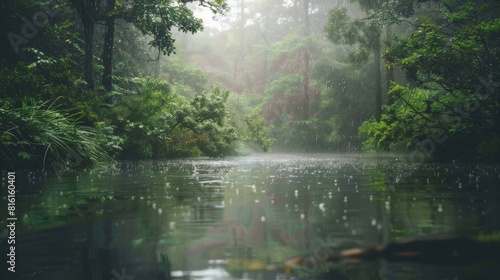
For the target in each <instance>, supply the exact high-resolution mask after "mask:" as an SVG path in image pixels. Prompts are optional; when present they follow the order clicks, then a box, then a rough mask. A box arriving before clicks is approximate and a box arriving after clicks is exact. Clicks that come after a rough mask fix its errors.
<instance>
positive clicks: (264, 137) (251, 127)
mask: <svg viewBox="0 0 500 280" xmlns="http://www.w3.org/2000/svg"><path fill="white" fill-rule="evenodd" d="M245 123H246V125H247V128H248V133H247V134H246V136H245V140H246V141H248V142H253V143H256V144H257V145H259V147H260V148H261V149H262V150H263V151H264V152H268V151H269V150H270V149H271V146H272V145H273V143H274V141H275V139H273V138H271V137H269V134H270V132H271V129H272V127H269V126H266V123H265V120H264V118H263V117H262V115H261V112H260V110H254V111H253V112H252V113H251V114H250V115H248V116H246V117H245Z"/></svg>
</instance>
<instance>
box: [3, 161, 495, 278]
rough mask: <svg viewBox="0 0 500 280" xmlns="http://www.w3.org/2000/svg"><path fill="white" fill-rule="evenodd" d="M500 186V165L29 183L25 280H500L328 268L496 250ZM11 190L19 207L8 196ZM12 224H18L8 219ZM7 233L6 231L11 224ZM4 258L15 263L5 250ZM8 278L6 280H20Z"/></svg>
mask: <svg viewBox="0 0 500 280" xmlns="http://www.w3.org/2000/svg"><path fill="white" fill-rule="evenodd" d="M5 174H6V173H5V172H4V173H2V184H3V182H6V180H7V179H6V175H5ZM499 174H500V167H499V166H498V165H473V164H465V163H463V164H409V163H401V161H400V160H398V159H396V158H361V157H348V156H333V155H260V156H253V157H242V158H229V159H225V160H209V159H190V160H168V161H127V162H121V163H119V164H118V165H117V166H116V167H114V168H109V169H108V170H98V171H93V172H85V173H83V174H79V175H67V176H64V177H62V178H57V177H55V176H50V175H49V176H47V177H46V176H45V174H42V173H40V172H30V171H23V170H16V176H17V177H18V186H17V189H18V194H17V202H16V207H17V209H16V212H17V213H16V214H17V216H18V217H19V220H18V223H17V227H16V233H17V235H16V252H17V254H16V261H17V263H16V268H17V271H16V274H15V276H17V277H19V278H22V279H51V280H55V279H106V280H108V279H117V280H120V279H130V280H131V279H132V278H134V277H135V278H134V279H136V280H141V279H286V277H288V278H290V279H492V278H495V275H500V274H498V273H499V272H500V271H499V269H498V267H499V266H498V262H495V261H491V262H480V263H477V264H473V265H467V266H438V265H432V264H431V265H429V264H415V263H389V262H367V263H356V264H345V263H327V264H319V263H318V260H319V259H321V258H322V257H323V256H325V254H328V253H336V252H339V251H340V250H341V249H344V248H352V247H368V246H373V245H375V244H380V243H383V244H386V243H388V242H391V241H394V240H401V239H404V238H409V237H429V236H452V235H460V236H469V237H472V238H474V239H492V238H493V239H494V238H495V237H498V236H499V232H500V207H499V205H500V175H499ZM2 189H3V191H4V192H3V195H4V198H3V199H4V200H3V201H4V202H5V201H6V197H5V194H6V192H5V184H3V185H2ZM2 205H5V204H4V203H2ZM0 213H1V214H2V217H6V209H5V207H4V206H2V209H0ZM0 223H1V225H2V227H5V223H6V219H4V218H2V221H0ZM6 235H7V231H4V232H3V235H2V237H6ZM0 248H1V250H2V256H3V258H5V255H6V254H5V252H7V244H6V242H5V239H4V238H2V242H1V244H0ZM296 255H303V256H305V259H306V260H307V261H306V262H304V266H303V267H296V268H295V269H294V270H292V271H291V275H288V276H287V275H285V272H284V270H283V261H284V260H287V259H289V258H291V257H293V256H296ZM2 260H3V259H2ZM3 263H4V264H5V261H3ZM6 268H7V266H5V265H4V267H3V268H2V275H7V276H10V277H12V274H7V272H6ZM2 279H11V278H4V277H2Z"/></svg>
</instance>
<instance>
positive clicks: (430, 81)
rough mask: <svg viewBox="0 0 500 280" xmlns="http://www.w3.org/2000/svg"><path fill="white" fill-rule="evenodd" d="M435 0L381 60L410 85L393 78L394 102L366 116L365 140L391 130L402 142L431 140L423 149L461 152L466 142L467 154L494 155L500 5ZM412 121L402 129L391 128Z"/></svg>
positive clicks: (497, 150) (499, 121) (499, 98)
mask: <svg viewBox="0 0 500 280" xmlns="http://www.w3.org/2000/svg"><path fill="white" fill-rule="evenodd" d="M420 2H422V1H420ZM412 3H413V2H412ZM437 4H438V5H437V6H436V7H437V10H436V12H435V13H434V14H433V17H420V18H418V19H417V21H416V22H415V30H414V32H413V33H412V34H411V35H410V36H408V37H407V38H399V37H396V38H395V40H394V42H392V43H391V44H390V48H389V50H388V52H387V54H386V60H387V63H388V64H389V65H390V66H391V67H398V68H401V69H402V70H404V71H405V72H406V76H407V81H408V84H406V85H397V84H394V85H393V87H392V88H391V91H390V94H391V95H392V96H393V97H394V99H395V100H396V103H395V104H393V105H391V106H390V107H388V108H387V110H386V117H384V118H382V120H381V121H380V122H372V123H371V127H372V128H371V129H372V130H371V132H369V133H367V135H370V136H369V137H368V140H370V139H371V140H370V141H372V140H376V141H372V143H382V142H383V141H382V138H386V139H387V138H388V137H389V138H393V139H394V140H391V141H390V142H393V143H395V142H406V146H408V147H415V146H416V147H419V146H420V147H421V146H422V145H423V144H422V143H429V142H430V141H433V142H432V143H433V146H432V145H431V146H432V147H434V148H433V149H430V150H431V152H429V150H427V151H426V152H427V153H435V152H436V153H437V154H441V155H443V154H446V153H445V152H448V153H447V154H449V155H450V154H453V155H455V151H457V150H460V151H461V152H462V151H463V149H464V148H463V147H464V145H466V146H468V147H471V149H470V150H469V151H467V152H466V153H465V154H466V155H468V156H473V155H477V154H479V155H481V156H490V157H492V156H495V155H498V154H500V137H499V135H498V131H500V116H499V112H498V108H499V107H500V94H499V86H500V85H499V84H497V83H496V80H497V79H496V77H499V76H500V72H499V70H498V67H497V65H498V63H499V62H500V61H499V53H500V48H499V46H500V40H499V38H500V37H499V36H500V19H499V13H498V11H499V8H500V7H499V5H498V3H497V1H473V0H471V1H437ZM414 5H417V2H415V3H414ZM414 7H416V8H418V7H417V6H414ZM410 10H411V9H410ZM415 125H416V127H414V129H413V130H410V131H406V132H405V133H401V131H398V130H396V129H394V128H398V127H400V128H405V127H406V128H407V127H411V126H415ZM369 126H370V124H367V125H366V127H365V128H367V127H369ZM376 126H379V127H380V129H379V128H375V127H376ZM364 131H365V132H366V131H368V130H367V129H365V130H364ZM394 136H397V137H394ZM450 136H453V137H450ZM445 142H446V143H445ZM436 144H442V145H441V149H439V150H437V148H436ZM429 145H430V144H429ZM429 145H428V146H429Z"/></svg>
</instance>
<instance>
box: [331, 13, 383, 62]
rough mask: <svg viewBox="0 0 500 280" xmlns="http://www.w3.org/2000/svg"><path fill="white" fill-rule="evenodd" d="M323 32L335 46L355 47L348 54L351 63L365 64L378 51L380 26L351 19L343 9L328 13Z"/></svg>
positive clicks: (367, 21)
mask: <svg viewBox="0 0 500 280" xmlns="http://www.w3.org/2000/svg"><path fill="white" fill-rule="evenodd" d="M324 31H325V34H326V37H327V38H328V39H329V40H330V41H332V42H334V43H336V44H345V45H354V46H355V48H354V49H353V50H351V52H350V54H349V59H350V60H351V61H353V62H366V61H367V60H368V56H369V55H370V53H372V52H373V51H374V50H378V49H380V35H381V33H382V31H381V24H380V23H379V22H377V21H374V20H366V19H362V20H359V19H352V18H351V17H349V16H348V15H347V9H345V8H340V9H332V10H330V11H329V14H328V22H327V24H326V25H325V28H324ZM376 55H377V54H376Z"/></svg>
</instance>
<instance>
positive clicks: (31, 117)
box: [0, 100, 110, 169]
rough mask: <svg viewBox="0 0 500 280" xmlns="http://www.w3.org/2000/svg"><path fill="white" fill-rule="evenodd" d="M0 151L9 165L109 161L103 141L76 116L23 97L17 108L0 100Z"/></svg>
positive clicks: (75, 165)
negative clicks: (78, 121) (79, 121)
mask: <svg viewBox="0 0 500 280" xmlns="http://www.w3.org/2000/svg"><path fill="white" fill-rule="evenodd" d="M0 105H1V108H0V127H1V128H2V130H1V131H0V133H1V134H0V142H1V146H0V152H1V153H2V154H3V156H5V160H7V161H10V164H11V165H15V164H19V163H34V165H33V167H37V168H41V167H44V168H45V169H48V168H49V167H50V165H49V164H53V163H56V164H59V165H66V164H67V162H68V161H70V160H71V165H70V166H69V167H71V168H82V167H88V166H91V165H94V164H97V163H103V162H109V161H110V157H109V156H108V153H107V149H106V142H105V141H103V138H102V137H101V135H99V133H98V132H97V131H96V130H95V129H92V128H89V127H85V126H81V125H78V123H77V120H78V118H79V116H78V115H75V114H69V113H68V112H67V111H65V110H60V109H58V108H57V107H56V106H55V105H54V104H49V103H48V102H35V101H32V100H24V101H23V102H22V104H21V106H20V107H15V106H13V103H12V102H10V101H9V100H3V101H0Z"/></svg>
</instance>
